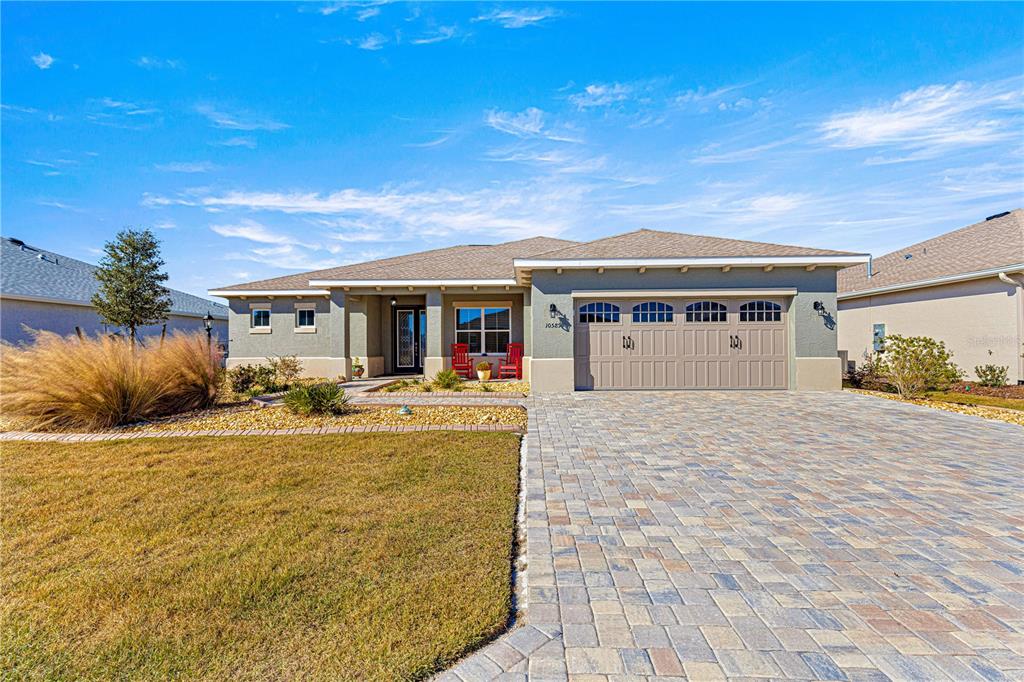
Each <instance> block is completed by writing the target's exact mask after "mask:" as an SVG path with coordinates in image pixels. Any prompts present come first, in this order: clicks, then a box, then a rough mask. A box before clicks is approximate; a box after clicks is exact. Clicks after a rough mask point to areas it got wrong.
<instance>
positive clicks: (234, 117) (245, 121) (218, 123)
mask: <svg viewBox="0 0 1024 682" xmlns="http://www.w3.org/2000/svg"><path fill="white" fill-rule="evenodd" d="M196 112H197V113H199V114H200V115H202V116H205V117H206V118H207V120H209V121H210V123H211V124H212V125H213V126H214V127H216V128H228V129H230V130H284V129H285V128H290V127H291V126H289V125H288V124H287V123H281V122H280V121H275V120H274V119H272V118H268V117H265V116H258V115H256V114H252V113H248V112H229V111H225V110H224V109H221V108H218V107H214V106H213V105H211V104H199V105H197V106H196Z"/></svg>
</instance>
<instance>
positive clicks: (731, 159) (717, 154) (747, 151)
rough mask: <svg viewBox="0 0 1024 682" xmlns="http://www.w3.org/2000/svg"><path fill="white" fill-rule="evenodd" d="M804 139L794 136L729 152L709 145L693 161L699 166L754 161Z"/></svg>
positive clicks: (717, 146)
mask: <svg viewBox="0 0 1024 682" xmlns="http://www.w3.org/2000/svg"><path fill="white" fill-rule="evenodd" d="M802 139H803V137H802V136H800V135H793V136H790V137H786V138H783V139H780V140H774V141H772V142H766V143H764V144H758V145H753V146H750V147H742V148H740V149H732V150H728V151H722V150H721V147H720V145H717V144H716V145H709V146H707V147H705V148H704V149H703V150H702V152H701V154H700V155H699V156H696V157H694V158H693V159H691V161H692V162H693V163H697V164H718V163H739V162H741V161H753V160H755V159H758V158H760V157H762V156H763V155H764V153H765V152H769V151H772V150H774V149H779V148H781V147H786V146H789V145H795V144H797V143H798V142H799V141H800V140H802Z"/></svg>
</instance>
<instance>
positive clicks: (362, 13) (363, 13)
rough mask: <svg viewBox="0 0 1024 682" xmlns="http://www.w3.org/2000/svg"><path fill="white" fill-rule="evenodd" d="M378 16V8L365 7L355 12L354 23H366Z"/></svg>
mask: <svg viewBox="0 0 1024 682" xmlns="http://www.w3.org/2000/svg"><path fill="white" fill-rule="evenodd" d="M378 14H380V7H366V8H364V9H361V10H359V11H358V12H356V21H366V20H367V19H372V18H373V17H375V16H377V15H378Z"/></svg>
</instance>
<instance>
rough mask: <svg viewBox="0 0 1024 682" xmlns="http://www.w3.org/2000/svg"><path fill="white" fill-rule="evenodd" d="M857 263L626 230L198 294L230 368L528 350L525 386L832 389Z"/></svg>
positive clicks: (430, 362) (847, 257)
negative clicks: (840, 298) (219, 301)
mask: <svg viewBox="0 0 1024 682" xmlns="http://www.w3.org/2000/svg"><path fill="white" fill-rule="evenodd" d="M866 261H867V256H866V255H860V254H852V253H845V252H840V251H828V250H824V249H813V248H806V247H801V246H780V245H777V244H764V243H759V242H749V241H738V240H734V239H721V238H717V237H704V236H695V235H688V234H677V233H671V232H657V231H652V230H639V231H636V232H629V233H626V234H621V235H618V236H613V237H608V238H605V239H598V240H596V241H591V242H585V243H580V242H571V241H566V240H561V239H552V238H547V237H536V238H533V239H524V240H520V241H513V242H506V243H504V244H496V245H488V246H483V245H467V246H453V247H450V248H444V249H436V250H432V251H425V252H422V253H415V254H410V255H405V256H398V257H395V258H385V259H382V260H376V261H371V262H368V263H360V264H356V265H346V266H341V267H336V268H329V269H326V270H319V271H315V272H307V273H302V274H295V275H288V276H285V277H277V278H274V279H266V280H261V281H257V282H249V283H246V284H236V285H233V286H229V287H223V288H220V289H215V290H211V291H210V292H209V293H210V294H211V295H214V296H222V297H225V298H227V299H228V301H229V302H230V309H231V312H230V321H229V340H230V354H231V357H230V360H229V364H230V365H237V364H246V363H256V362H260V361H262V359H263V358H265V357H266V356H268V355H272V354H295V355H298V356H299V357H300V358H301V359H302V361H303V364H304V367H305V371H306V372H307V373H308V374H311V375H318V376H325V377H333V376H338V375H346V376H348V375H350V373H351V366H352V360H353V359H354V358H359V359H360V361H361V362H363V363H364V365H365V367H366V369H367V375H368V376H377V375H392V374H420V373H423V374H426V375H428V376H430V375H433V374H434V373H435V372H437V371H438V370H440V369H442V368H445V367H448V366H450V363H451V350H450V349H451V346H452V344H454V343H457V342H458V343H465V344H467V345H468V346H469V349H470V353H471V355H472V357H473V358H474V361H479V360H483V361H486V362H490V363H492V364H493V363H497V361H498V360H499V359H500V358H502V357H504V354H505V352H506V348H507V346H508V344H509V343H521V344H523V346H524V350H525V359H524V367H523V372H524V375H525V378H526V379H529V380H530V381H531V383H532V388H533V390H534V391H535V392H550V391H571V390H574V389H614V388H758V389H786V388H794V389H835V388H839V386H840V374H841V363H840V361H839V357H838V355H837V338H836V333H837V332H836V323H835V311H836V273H837V272H838V271H839V270H840V269H841V268H844V267H848V266H850V265H855V264H859V263H863V262H866Z"/></svg>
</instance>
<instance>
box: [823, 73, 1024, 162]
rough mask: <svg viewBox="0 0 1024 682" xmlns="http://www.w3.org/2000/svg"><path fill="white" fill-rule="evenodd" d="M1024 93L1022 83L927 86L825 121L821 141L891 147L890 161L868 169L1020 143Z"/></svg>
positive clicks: (886, 159)
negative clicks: (1000, 143)
mask: <svg viewBox="0 0 1024 682" xmlns="http://www.w3.org/2000/svg"><path fill="white" fill-rule="evenodd" d="M1022 109H1024V90H1022V87H1021V80H1020V79H1012V80H1010V81H1003V82H998V83H988V84H982V85H973V84H971V83H967V82H963V81H961V82H958V83H953V84H948V85H927V86H924V87H920V88H917V89H916V90H909V91H907V92H904V93H903V94H901V95H900V96H899V97H897V98H896V99H895V100H894V101H892V102H888V103H885V104H881V105H878V106H872V107H865V108H861V109H856V110H853V111H845V112H839V113H836V114H833V115H831V116H829V117H828V118H827V119H826V120H825V121H824V122H823V123H822V124H821V125H820V127H819V131H820V133H821V136H822V141H823V142H825V143H826V144H828V145H830V146H832V147H835V148H840V149H862V148H890V149H893V150H895V151H897V152H900V154H899V155H898V156H894V157H874V158H872V159H868V160H867V162H868V163H869V164H880V163H895V162H900V161H909V160H920V159H926V158H933V157H935V156H937V155H939V154H940V153H942V152H943V151H945V150H948V149H951V148H955V147H969V146H976V145H984V144H991V143H993V142H998V141H1001V140H1007V139H1013V138H1019V135H1020V123H1021V121H1020V114H1021V111H1022Z"/></svg>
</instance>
